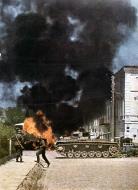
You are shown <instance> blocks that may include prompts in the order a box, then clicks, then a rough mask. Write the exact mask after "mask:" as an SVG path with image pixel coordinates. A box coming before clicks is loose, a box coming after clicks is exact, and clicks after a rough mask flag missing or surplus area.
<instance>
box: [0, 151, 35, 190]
mask: <svg viewBox="0 0 138 190" xmlns="http://www.w3.org/2000/svg"><path fill="white" fill-rule="evenodd" d="M23 160H24V162H23V163H20V162H15V159H12V160H10V161H9V162H7V163H6V164H4V165H1V166H0V190H16V189H17V187H18V186H19V185H20V184H21V182H22V181H23V179H24V178H25V177H26V175H27V174H28V173H29V171H30V170H31V169H32V168H33V167H34V165H35V164H36V163H35V162H34V160H35V151H24V154H23Z"/></svg>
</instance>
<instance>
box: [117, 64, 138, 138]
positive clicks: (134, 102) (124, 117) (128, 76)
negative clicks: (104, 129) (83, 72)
mask: <svg viewBox="0 0 138 190" xmlns="http://www.w3.org/2000/svg"><path fill="white" fill-rule="evenodd" d="M114 108H115V109H114V129H115V137H122V136H123V137H125V138H127V137H129V138H132V139H133V141H134V142H138V67H137V66H124V67H123V68H122V69H121V70H120V71H118V72H117V73H116V74H115V88H114Z"/></svg>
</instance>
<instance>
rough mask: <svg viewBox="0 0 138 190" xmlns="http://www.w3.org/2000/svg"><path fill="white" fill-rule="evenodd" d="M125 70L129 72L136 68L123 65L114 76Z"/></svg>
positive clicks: (137, 67) (136, 67)
mask: <svg viewBox="0 0 138 190" xmlns="http://www.w3.org/2000/svg"><path fill="white" fill-rule="evenodd" d="M127 69H129V70H131V69H138V66H136V65H133V66H132V65H125V66H123V67H122V68H121V69H120V70H119V71H117V72H116V73H115V74H114V75H116V74H118V73H120V72H122V71H124V72H125V71H127Z"/></svg>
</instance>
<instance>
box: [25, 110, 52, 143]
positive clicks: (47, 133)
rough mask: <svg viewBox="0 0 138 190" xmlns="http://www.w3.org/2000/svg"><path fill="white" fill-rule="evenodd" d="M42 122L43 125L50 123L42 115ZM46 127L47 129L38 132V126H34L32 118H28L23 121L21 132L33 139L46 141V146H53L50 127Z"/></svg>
mask: <svg viewBox="0 0 138 190" xmlns="http://www.w3.org/2000/svg"><path fill="white" fill-rule="evenodd" d="M37 113H38V112H37ZM38 115H39V114H38ZM40 117H42V115H40ZM43 122H44V123H45V124H46V123H48V122H49V123H50V121H49V120H48V119H47V118H46V116H44V114H43ZM46 127H47V129H45V130H39V126H36V122H35V120H34V118H33V117H28V118H26V119H25V120H24V126H23V130H24V131H25V132H27V133H29V134H32V135H34V136H35V137H41V138H44V139H47V143H48V144H54V143H55V136H54V134H53V132H52V127H51V126H49V125H47V126H46Z"/></svg>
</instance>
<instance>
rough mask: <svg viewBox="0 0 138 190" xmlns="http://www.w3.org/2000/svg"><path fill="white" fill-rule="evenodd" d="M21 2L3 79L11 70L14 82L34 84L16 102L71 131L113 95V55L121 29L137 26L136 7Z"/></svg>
mask: <svg viewBox="0 0 138 190" xmlns="http://www.w3.org/2000/svg"><path fill="white" fill-rule="evenodd" d="M22 2H24V4H22V6H24V7H25V8H26V9H24V10H25V11H24V13H23V11H22V12H21V13H22V14H20V15H18V16H17V17H16V18H15V20H14V21H13V22H11V24H10V25H11V26H9V27H8V37H7V40H6V42H5V44H6V45H5V46H6V49H7V54H6V59H5V61H3V62H2V63H1V66H0V70H1V71H2V74H0V79H1V80H3V79H5V78H6V77H5V76H4V75H3V71H8V77H9V78H10V80H14V79H15V78H18V79H19V80H20V81H22V82H24V81H28V82H31V83H32V84H34V85H33V86H32V87H31V88H29V87H27V86H26V87H24V89H23V90H22V96H21V97H19V98H18V104H19V105H24V106H25V107H26V108H27V109H30V110H34V111H37V110H38V109H42V110H43V111H44V112H45V113H46V114H47V116H48V117H49V118H50V119H51V120H52V121H53V125H54V128H55V130H60V131H64V130H69V131H71V130H73V129H75V128H77V127H79V126H82V125H83V124H84V123H88V122H90V121H91V120H92V119H93V118H95V117H97V116H99V115H100V114H102V112H103V110H104V104H105V102H106V100H108V99H110V97H111V74H112V73H111V67H112V59H113V57H114V54H115V52H116V50H117V48H118V47H119V45H120V44H121V43H122V42H123V41H124V40H125V39H126V37H127V32H122V30H123V29H124V28H125V29H126V31H127V29H133V28H134V27H135V23H136V12H135V9H134V8H133V7H131V5H130V4H129V1H124V0H121V1H120V0H118V1H117V0H114V1H107V0H104V1H103V0H93V1H92V0H91V1H85V0H84V1H83V0H77V1H72V0H70V1H65V0H64V1H63V0H62V1H61V0H59V1H56V0H53V1H46V0H43V1H37V0H36V1H28V4H26V3H27V1H22ZM29 2H30V4H29ZM32 4H33V5H35V6H32ZM31 7H33V9H31ZM34 7H35V9H34ZM21 10H22V9H21ZM29 10H30V12H29ZM34 10H35V11H34ZM67 68H68V71H67V72H65V71H66V70H67ZM75 72H76V75H75ZM78 92H80V96H79V97H78Z"/></svg>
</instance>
